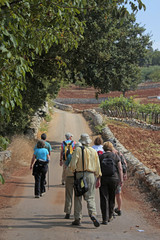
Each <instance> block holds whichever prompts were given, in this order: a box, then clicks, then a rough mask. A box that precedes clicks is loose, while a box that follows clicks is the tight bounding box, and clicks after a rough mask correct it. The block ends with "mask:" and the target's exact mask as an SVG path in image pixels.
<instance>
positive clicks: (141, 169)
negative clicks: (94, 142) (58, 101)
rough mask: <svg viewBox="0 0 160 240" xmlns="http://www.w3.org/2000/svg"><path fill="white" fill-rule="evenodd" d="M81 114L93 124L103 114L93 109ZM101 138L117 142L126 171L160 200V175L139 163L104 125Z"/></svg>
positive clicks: (100, 118) (98, 121)
mask: <svg viewBox="0 0 160 240" xmlns="http://www.w3.org/2000/svg"><path fill="white" fill-rule="evenodd" d="M83 116H84V117H85V119H86V120H89V121H92V124H93V125H94V126H96V125H97V123H102V122H103V116H102V115H101V114H99V113H97V112H96V111H95V110H84V111H83ZM102 138H103V141H107V140H108V139H115V140H116V142H117V149H118V150H119V151H121V152H122V153H123V154H124V156H125V158H126V160H127V164H128V171H129V173H130V174H132V175H133V176H134V178H135V181H137V183H140V184H142V186H145V187H147V189H149V190H150V192H151V193H152V194H153V195H154V196H155V197H156V198H157V199H158V200H159V201H160V176H159V175H158V174H156V173H154V172H152V170H151V169H149V168H148V167H146V166H145V165H144V164H143V163H141V162H140V161H139V160H138V159H137V158H136V157H134V155H132V153H131V152H129V151H128V150H127V149H126V148H125V147H124V146H123V145H122V144H121V143H120V142H119V141H118V139H116V138H115V137H114V135H113V133H112V132H111V131H110V129H109V128H108V127H107V126H106V127H104V128H103V129H102Z"/></svg>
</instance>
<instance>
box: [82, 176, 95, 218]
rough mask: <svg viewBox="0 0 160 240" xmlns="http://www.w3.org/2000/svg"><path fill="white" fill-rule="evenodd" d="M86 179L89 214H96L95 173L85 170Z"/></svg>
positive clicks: (85, 197)
mask: <svg viewBox="0 0 160 240" xmlns="http://www.w3.org/2000/svg"><path fill="white" fill-rule="evenodd" d="M84 175H85V177H86V181H87V183H88V191H87V192H86V193H85V194H84V200H85V201H86V202H87V209H88V214H89V216H91V215H96V214H97V213H96V203H95V176H94V173H91V172H85V173H84Z"/></svg>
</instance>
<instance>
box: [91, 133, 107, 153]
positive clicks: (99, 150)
mask: <svg viewBox="0 0 160 240" xmlns="http://www.w3.org/2000/svg"><path fill="white" fill-rule="evenodd" d="M92 148H94V149H95V150H96V151H97V153H98V156H99V155H101V154H102V153H104V150H103V140H102V138H100V137H96V138H95V140H94V145H93V146H92Z"/></svg>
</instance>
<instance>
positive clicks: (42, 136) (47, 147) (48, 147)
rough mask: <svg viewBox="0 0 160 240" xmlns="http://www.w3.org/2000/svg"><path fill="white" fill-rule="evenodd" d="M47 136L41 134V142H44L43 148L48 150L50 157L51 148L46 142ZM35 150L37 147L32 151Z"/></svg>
mask: <svg viewBox="0 0 160 240" xmlns="http://www.w3.org/2000/svg"><path fill="white" fill-rule="evenodd" d="M46 139H47V135H46V134H45V133H42V134H41V140H43V141H44V142H45V148H46V149H47V150H48V152H49V155H51V151H52V147H51V145H50V143H49V142H47V141H46ZM36 148H37V145H36V146H35V147H34V150H35V149H36Z"/></svg>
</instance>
